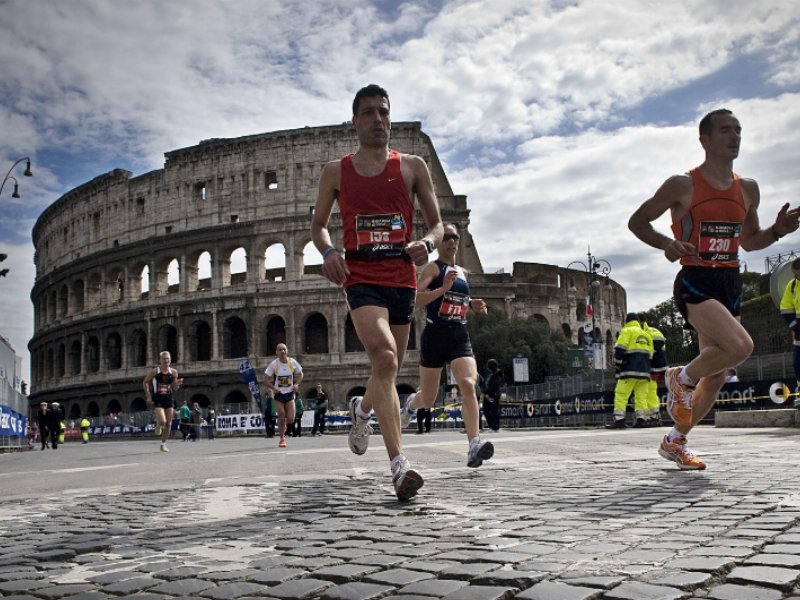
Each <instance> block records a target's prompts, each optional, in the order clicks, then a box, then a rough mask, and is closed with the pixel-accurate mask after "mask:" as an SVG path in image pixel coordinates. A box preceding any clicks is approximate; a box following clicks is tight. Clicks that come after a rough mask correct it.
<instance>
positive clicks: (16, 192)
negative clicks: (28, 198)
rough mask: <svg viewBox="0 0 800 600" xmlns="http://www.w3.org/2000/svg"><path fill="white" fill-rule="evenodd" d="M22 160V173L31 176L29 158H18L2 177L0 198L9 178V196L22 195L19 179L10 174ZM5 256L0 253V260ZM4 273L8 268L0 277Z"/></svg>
mask: <svg viewBox="0 0 800 600" xmlns="http://www.w3.org/2000/svg"><path fill="white" fill-rule="evenodd" d="M23 161H26V164H25V172H24V173H23V175H25V177H33V171H31V159H30V158H29V157H27V156H24V157H22V158H20V159H19V160H17V161H16V162H15V163H14V164H13V165H11V168H10V169H9V170H8V173H6V176H5V177H4V178H3V183H0V198H2V197H3V188H4V187H6V181H8V180H9V179H11V180H13V181H14V191H13V192H12V193H11V197H12V198H21V197H22V196H20V193H19V181H18V180H17V178H16V177H14V176H13V175H12V174H11V172H12V171H13V170H14V167H16V166H17V165H18V164H20V163H21V162H23ZM6 258H8V255H7V254H0V261H4V260H5V259H6ZM6 275H8V269H2V270H0V277H5V276H6Z"/></svg>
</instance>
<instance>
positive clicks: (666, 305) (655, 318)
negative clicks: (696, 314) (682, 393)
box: [644, 298, 699, 365]
mask: <svg viewBox="0 0 800 600" xmlns="http://www.w3.org/2000/svg"><path fill="white" fill-rule="evenodd" d="M644 314H645V319H646V320H647V323H648V325H651V326H652V327H655V328H657V329H658V330H659V331H661V333H663V334H664V337H665V338H666V340H667V341H666V348H667V360H669V362H670V364H673V365H677V364H683V363H686V362H687V361H689V360H691V359H692V358H693V357H694V356H696V355H697V353H698V352H699V347H698V345H697V334H696V333H695V331H694V330H687V329H684V328H683V324H684V321H683V317H682V316H681V313H680V312H679V311H678V307H677V306H676V305H675V300H674V299H672V298H670V299H669V300H666V301H664V302H662V303H661V304H659V305H657V306H656V307H654V308H651V309H650V310H648V311H646V312H645V313H644Z"/></svg>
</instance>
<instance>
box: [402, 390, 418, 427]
mask: <svg viewBox="0 0 800 600" xmlns="http://www.w3.org/2000/svg"><path fill="white" fill-rule="evenodd" d="M416 396H417V395H416V394H410V395H409V396H408V398H406V402H405V404H403V407H402V408H401V409H400V429H405V428H406V427H408V424H409V423H411V413H412V408H411V403H412V402H413V401H414V398H415V397H416Z"/></svg>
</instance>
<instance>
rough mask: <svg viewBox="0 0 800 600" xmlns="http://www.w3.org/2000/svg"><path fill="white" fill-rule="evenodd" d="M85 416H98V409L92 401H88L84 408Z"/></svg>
mask: <svg viewBox="0 0 800 600" xmlns="http://www.w3.org/2000/svg"><path fill="white" fill-rule="evenodd" d="M86 416H87V417H94V418H97V417H99V416H100V407H99V406H98V405H97V402H95V401H94V400H91V401H89V404H88V405H87V406H86Z"/></svg>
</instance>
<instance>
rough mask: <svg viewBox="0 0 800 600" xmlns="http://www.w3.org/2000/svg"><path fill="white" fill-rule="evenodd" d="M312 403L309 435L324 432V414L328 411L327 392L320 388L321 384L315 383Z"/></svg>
mask: <svg viewBox="0 0 800 600" xmlns="http://www.w3.org/2000/svg"><path fill="white" fill-rule="evenodd" d="M314 398H315V402H316V403H315V404H314V426H313V427H312V428H311V435H312V436H314V435H317V432H319V434H320V435H323V434H324V433H325V415H326V413H327V412H328V394H326V393H325V391H324V390H323V389H322V384H321V383H318V384H317V392H316V396H315V397H314Z"/></svg>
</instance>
